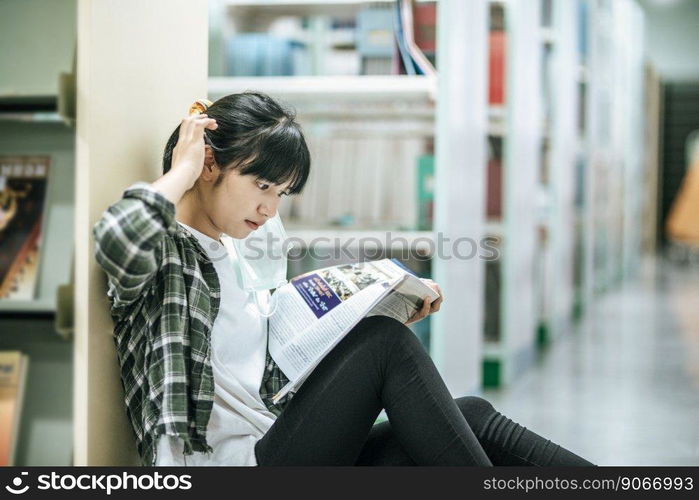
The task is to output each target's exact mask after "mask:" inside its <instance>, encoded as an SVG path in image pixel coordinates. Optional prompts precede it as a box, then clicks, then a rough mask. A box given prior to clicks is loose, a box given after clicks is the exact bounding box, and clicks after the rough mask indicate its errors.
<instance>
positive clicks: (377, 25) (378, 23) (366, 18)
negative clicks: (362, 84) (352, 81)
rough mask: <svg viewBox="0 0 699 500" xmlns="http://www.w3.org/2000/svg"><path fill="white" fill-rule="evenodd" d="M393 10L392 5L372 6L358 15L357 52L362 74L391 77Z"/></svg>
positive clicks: (365, 8) (366, 7) (363, 9)
mask: <svg viewBox="0 0 699 500" xmlns="http://www.w3.org/2000/svg"><path fill="white" fill-rule="evenodd" d="M393 46H394V29H393V9H392V8H391V5H390V4H385V5H384V4H374V5H372V4H370V5H367V6H365V7H363V8H362V9H361V10H360V11H359V14H357V51H358V52H359V56H360V58H361V74H364V75H390V74H391V72H392V69H393V49H394V47H393Z"/></svg>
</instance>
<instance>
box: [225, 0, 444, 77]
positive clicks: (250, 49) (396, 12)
mask: <svg viewBox="0 0 699 500" xmlns="http://www.w3.org/2000/svg"><path fill="white" fill-rule="evenodd" d="M435 23H436V7H435V4H420V5H417V6H416V5H412V2H410V1H409V0H408V1H406V0H400V1H397V2H395V4H392V3H390V2H382V3H366V4H357V8H356V10H355V11H354V12H353V13H351V14H348V13H339V12H338V13H336V14H327V13H326V14H323V13H310V14H306V15H301V14H296V15H289V14H288V12H280V13H278V14H275V13H274V12H273V11H269V12H265V13H264V15H249V14H247V13H244V12H242V13H241V14H240V15H239V16H238V17H237V18H235V20H234V22H233V23H232V24H233V25H235V26H236V29H235V31H234V32H233V33H232V34H230V35H228V36H227V37H226V40H225V42H224V44H223V52H224V54H222V59H223V60H224V61H225V64H224V74H225V75H227V76H293V75H391V74H408V75H416V74H420V75H434V74H435V71H434V60H435V54H434V51H435V48H436V45H435V36H436V35H435ZM219 50H220V49H219ZM423 50H425V51H427V54H425V53H423Z"/></svg>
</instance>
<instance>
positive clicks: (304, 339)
mask: <svg viewBox="0 0 699 500" xmlns="http://www.w3.org/2000/svg"><path fill="white" fill-rule="evenodd" d="M390 291H391V284H390V283H387V282H379V283H375V284H373V285H371V286H369V287H366V288H365V289H363V290H362V292H361V293H358V294H355V295H353V296H352V297H350V298H349V299H347V301H346V302H345V303H343V304H342V307H337V308H335V309H333V311H331V312H329V313H328V314H327V315H324V316H323V317H322V318H321V319H319V320H317V321H314V322H312V323H311V324H310V325H309V326H308V327H307V328H305V329H304V330H302V331H300V332H298V333H296V334H295V335H287V337H288V339H289V340H288V342H287V343H286V344H283V345H282V344H279V343H277V341H276V339H277V338H279V337H281V336H282V335H280V332H278V331H273V327H272V322H271V321H270V335H269V352H270V354H271V355H272V358H274V360H275V362H276V363H277V364H278V365H279V367H280V368H281V369H282V371H283V372H284V374H285V375H286V376H287V377H288V378H289V380H290V382H289V383H288V384H287V385H286V386H284V387H283V388H282V390H281V391H279V393H277V394H276V395H275V396H274V398H273V401H274V402H276V401H278V400H279V399H280V398H281V397H283V396H284V395H285V394H286V393H287V392H288V391H289V390H291V389H293V388H298V387H299V386H300V385H301V384H302V383H303V381H304V380H305V379H306V378H307V377H308V375H309V374H310V373H311V372H312V371H313V369H314V368H315V367H316V366H317V365H318V363H320V361H321V360H322V359H323V358H324V357H325V356H326V355H327V354H328V353H329V352H330V351H331V350H332V349H333V348H334V347H335V345H337V343H338V342H340V340H342V338H343V337H344V336H345V335H346V334H347V333H348V332H349V331H350V330H351V329H352V328H353V327H354V325H356V324H357V323H358V322H359V320H361V319H362V318H363V317H364V316H366V313H367V311H369V310H370V309H372V308H373V307H374V306H375V304H376V303H377V302H379V301H380V300H381V299H382V298H384V297H385V296H386V294H388V293H389V292H390ZM279 311H281V309H279V310H278V312H279ZM287 334H288V332H287Z"/></svg>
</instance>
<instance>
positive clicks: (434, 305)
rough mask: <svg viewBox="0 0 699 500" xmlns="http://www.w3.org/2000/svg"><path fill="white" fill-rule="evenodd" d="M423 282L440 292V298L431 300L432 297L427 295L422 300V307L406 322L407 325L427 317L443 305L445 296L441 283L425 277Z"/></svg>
mask: <svg viewBox="0 0 699 500" xmlns="http://www.w3.org/2000/svg"><path fill="white" fill-rule="evenodd" d="M422 282H423V283H425V284H426V285H427V286H429V287H430V288H431V289H432V290H434V291H435V292H437V293H438V294H439V298H437V299H435V300H434V301H433V302H431V299H430V297H425V298H424V299H423V301H422V309H420V310H418V311H416V312H415V314H413V316H412V317H411V318H410V319H409V320H408V321H406V322H405V324H406V325H409V324H411V323H416V322H418V321H420V320H422V319H425V318H426V317H427V316H429V315H430V314H432V313H436V312H437V311H439V308H440V307H442V300H443V299H444V296H443V295H442V290H440V289H439V285H438V284H437V283H435V282H434V281H432V280H429V279H423V280H422Z"/></svg>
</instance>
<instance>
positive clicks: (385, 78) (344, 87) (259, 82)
mask: <svg viewBox="0 0 699 500" xmlns="http://www.w3.org/2000/svg"><path fill="white" fill-rule="evenodd" d="M246 90H257V91H260V92H265V93H267V94H270V95H274V96H277V97H281V98H283V99H287V100H289V101H291V102H294V103H295V102H303V101H317V100H318V99H325V100H328V101H338V100H340V101H345V100H347V101H354V100H362V101H386V100H402V101H428V102H431V101H433V100H434V98H435V93H436V79H435V78H431V77H428V76H407V75H361V76H305V77H304V76H260V77H211V78H209V96H210V97H212V98H213V99H218V98H219V97H222V96H224V95H228V94H231V93H236V92H244V91H246Z"/></svg>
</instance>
